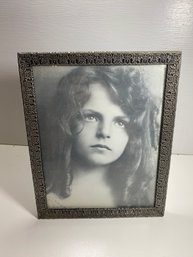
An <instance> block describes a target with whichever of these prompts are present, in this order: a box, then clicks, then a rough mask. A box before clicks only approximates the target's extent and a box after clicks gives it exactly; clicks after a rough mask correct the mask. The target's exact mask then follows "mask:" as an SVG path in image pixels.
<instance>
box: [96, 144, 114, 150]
mask: <svg viewBox="0 0 193 257" xmlns="http://www.w3.org/2000/svg"><path fill="white" fill-rule="evenodd" d="M91 147H92V148H103V149H107V150H109V151H111V148H109V147H108V146H107V145H101V144H97V145H91Z"/></svg>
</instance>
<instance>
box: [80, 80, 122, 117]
mask: <svg viewBox="0 0 193 257" xmlns="http://www.w3.org/2000/svg"><path fill="white" fill-rule="evenodd" d="M89 95H90V97H89V99H88V101H87V102H86V103H85V105H84V106H83V109H89V110H94V111H98V112H103V113H104V112H109V113H112V114H113V113H114V114H115V115H117V116H123V115H126V114H125V112H124V111H123V110H122V108H121V106H120V105H119V104H118V103H116V102H115V101H113V99H112V97H111V94H110V92H109V90H108V89H107V88H106V87H105V86H104V85H102V84H101V83H92V84H91V85H90V87H89Z"/></svg>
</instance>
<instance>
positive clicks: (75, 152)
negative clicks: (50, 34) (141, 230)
mask: <svg viewBox="0 0 193 257" xmlns="http://www.w3.org/2000/svg"><path fill="white" fill-rule="evenodd" d="M180 61H181V53H180V52H103V53H97V52H95V53H21V54H18V63H19V73H20V80H21V89H22V97H23V105H24V112H25V122H26V130H27V137H28V145H29V153H30V161H31V169H32V175H33V183H34V189H35V198H36V204H37V211H38V218H95V217H96V218H103V217H147V216H163V215H164V210H165V201H166V192H167V181H168V174H169V167H170V156H171V149H172V148H171V147H172V137H173V128H174V119H175V108H176V99H177V86H178V80H179V70H180Z"/></svg>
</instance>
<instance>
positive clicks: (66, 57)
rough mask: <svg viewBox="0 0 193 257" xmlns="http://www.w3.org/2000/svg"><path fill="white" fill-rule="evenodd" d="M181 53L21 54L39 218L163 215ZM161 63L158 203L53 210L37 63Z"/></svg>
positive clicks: (49, 64) (19, 57)
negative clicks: (43, 148) (44, 161)
mask: <svg viewBox="0 0 193 257" xmlns="http://www.w3.org/2000/svg"><path fill="white" fill-rule="evenodd" d="M180 62H181V52H90V53H19V54H18V63H19V73H20V80H21V88H22V96H23V106H24V112H25V122H26V130H27V138H28V145H29V153H30V160H31V168H32V174H33V182H34V188H35V198H36V204H37V211H38V218H46V219H48V218H105V217H147V216H163V215H164V210H165V201H166V192H167V181H168V173H169V167H170V156H171V148H172V138H173V129H174V119H175V110H176V98H177V86H178V80H179V73H180V72H179V71H180ZM140 64H141V65H142V64H143V65H157V64H164V65H166V67H167V72H166V78H165V92H164V99H163V112H162V125H161V132H160V145H159V159H158V172H157V182H156V197H155V205H154V207H151V208H79V209H49V208H48V207H47V203H46V189H45V179H44V173H43V169H42V160H41V146H40V137H39V128H38V119H37V106H36V96H35V88H34V76H33V69H32V67H33V66H41V65H43V66H52V65H140Z"/></svg>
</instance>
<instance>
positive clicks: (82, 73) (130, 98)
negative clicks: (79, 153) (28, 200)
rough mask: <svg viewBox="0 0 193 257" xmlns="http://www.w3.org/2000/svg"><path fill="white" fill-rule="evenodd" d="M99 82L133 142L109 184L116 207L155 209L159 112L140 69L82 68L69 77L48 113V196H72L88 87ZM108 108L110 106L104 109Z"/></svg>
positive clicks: (111, 172)
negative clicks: (77, 136)
mask: <svg viewBox="0 0 193 257" xmlns="http://www.w3.org/2000/svg"><path fill="white" fill-rule="evenodd" d="M95 82H98V83H100V84H101V85H103V86H104V87H105V88H106V89H107V90H108V92H109V94H110V96H111V99H112V101H114V102H116V103H117V104H118V105H119V106H120V107H121V108H122V110H123V111H124V112H125V113H126V114H127V115H128V117H129V120H130V121H129V125H128V128H127V129H128V133H129V141H128V144H127V146H126V148H125V150H124V152H123V154H122V155H121V157H120V158H119V159H118V160H117V161H115V162H114V163H112V164H111V165H110V167H109V173H108V175H107V182H108V183H109V185H110V186H111V188H112V194H113V196H114V199H115V202H116V204H117V206H133V207H134V206H148V205H153V204H154V202H153V201H154V194H153V193H154V189H155V176H156V168H157V167H156V160H157V158H156V157H155V156H154V155H155V152H156V151H155V150H156V149H157V144H158V123H157V115H158V110H159V108H158V107H157V105H156V104H155V101H154V99H153V97H152V95H151V94H150V91H149V90H148V89H147V87H146V86H145V83H144V80H143V76H142V73H141V72H140V71H139V69H138V68H137V67H134V66H132V67H128V66H114V67H111V66H80V67H75V68H74V69H72V71H70V72H69V73H68V74H67V75H65V76H64V77H63V78H62V79H61V81H60V83H59V85H58V88H57V91H56V94H55V96H54V97H53V101H52V108H51V110H50V112H49V117H47V119H48V118H49V131H50V132H49V135H48V138H47V139H46V141H47V142H48V144H47V146H46V149H47V150H46V154H45V156H46V157H45V159H46V160H47V162H45V164H44V171H45V180H46V188H47V193H49V192H54V193H56V194H57V195H58V196H59V197H61V198H65V197H68V196H69V195H70V193H71V184H72V179H73V174H72V172H73V171H72V169H71V167H72V161H73V152H72V143H73V137H74V135H75V133H79V132H77V131H76V125H75V124H76V120H77V119H81V108H82V107H83V106H84V104H85V103H86V102H87V101H88V99H89V97H90V94H89V86H90V85H91V84H92V83H95ZM104 108H105V106H104Z"/></svg>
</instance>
